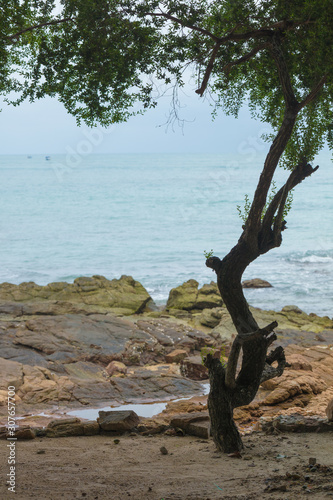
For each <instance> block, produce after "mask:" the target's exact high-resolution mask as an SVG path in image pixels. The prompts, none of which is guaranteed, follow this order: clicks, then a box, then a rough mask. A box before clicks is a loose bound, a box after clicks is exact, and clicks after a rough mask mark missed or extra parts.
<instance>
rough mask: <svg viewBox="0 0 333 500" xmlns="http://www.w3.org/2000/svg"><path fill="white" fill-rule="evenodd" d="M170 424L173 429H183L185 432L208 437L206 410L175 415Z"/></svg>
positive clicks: (208, 425)
mask: <svg viewBox="0 0 333 500" xmlns="http://www.w3.org/2000/svg"><path fill="white" fill-rule="evenodd" d="M170 425H171V426H172V427H174V428H175V429H183V430H184V431H185V432H186V433H187V434H190V435H192V436H198V437H200V438H203V439H208V438H209V435H210V421H209V415H208V412H204V411H203V412H199V413H191V414H189V415H187V414H180V415H176V416H174V417H173V418H172V419H171V422H170Z"/></svg>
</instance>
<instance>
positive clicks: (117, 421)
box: [97, 410, 140, 431]
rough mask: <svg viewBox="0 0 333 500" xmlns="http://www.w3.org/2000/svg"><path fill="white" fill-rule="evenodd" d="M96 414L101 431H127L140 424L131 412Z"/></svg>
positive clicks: (136, 416) (135, 415) (120, 411)
mask: <svg viewBox="0 0 333 500" xmlns="http://www.w3.org/2000/svg"><path fill="white" fill-rule="evenodd" d="M98 414H99V418H98V419H97V421H98V423H99V425H100V427H101V429H103V431H129V430H131V429H134V428H135V427H136V426H137V425H138V424H139V423H140V419H139V417H138V415H137V414H136V413H135V412H134V411H132V410H118V411H100V412H99V413H98Z"/></svg>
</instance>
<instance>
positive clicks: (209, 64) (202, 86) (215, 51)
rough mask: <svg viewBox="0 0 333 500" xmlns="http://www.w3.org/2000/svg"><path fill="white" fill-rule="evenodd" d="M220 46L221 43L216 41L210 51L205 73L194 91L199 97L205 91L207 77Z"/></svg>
mask: <svg viewBox="0 0 333 500" xmlns="http://www.w3.org/2000/svg"><path fill="white" fill-rule="evenodd" d="M220 46H221V44H220V43H219V42H218V43H216V45H215V47H214V49H213V51H212V55H211V56H210V60H209V63H208V65H207V68H206V71H205V75H204V78H203V80H202V84H201V87H200V88H199V89H197V90H196V91H195V92H196V93H197V94H199V95H200V97H202V96H203V93H204V92H205V90H206V88H207V84H208V80H209V77H210V75H211V73H212V71H213V67H214V62H215V59H216V56H217V53H218V51H219V48H220Z"/></svg>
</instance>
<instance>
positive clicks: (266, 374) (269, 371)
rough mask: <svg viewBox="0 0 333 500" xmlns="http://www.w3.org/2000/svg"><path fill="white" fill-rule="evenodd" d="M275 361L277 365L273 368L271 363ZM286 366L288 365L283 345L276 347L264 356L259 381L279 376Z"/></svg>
mask: <svg viewBox="0 0 333 500" xmlns="http://www.w3.org/2000/svg"><path fill="white" fill-rule="evenodd" d="M274 361H277V363H278V366H277V367H276V368H275V367H274V366H272V363H274ZM286 366H290V365H289V364H288V363H287V361H286V357H285V354H284V350H283V347H281V346H279V347H276V348H275V349H274V350H273V351H271V352H270V353H269V355H268V356H267V358H266V364H265V367H264V370H263V372H262V375H261V379H260V383H261V384H262V383H263V382H266V380H270V379H271V378H275V377H280V376H281V375H282V373H283V372H284V369H285V367H286Z"/></svg>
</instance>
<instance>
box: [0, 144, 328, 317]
mask: <svg viewBox="0 0 333 500" xmlns="http://www.w3.org/2000/svg"><path fill="white" fill-rule="evenodd" d="M263 161H264V158H263V157H261V156H259V155H258V154H257V155H255V156H254V157H251V155H245V156H244V155H243V156H242V155H223V154H108V155H98V154H87V152H85V153H83V152H81V153H80V152H78V151H74V150H73V151H69V152H68V154H65V155H49V156H45V155H32V156H26V155H20V156H15V155H11V156H0V213H1V217H0V282H1V283H2V282H9V283H15V284H18V283H21V282H28V281H34V282H35V283H37V284H39V285H45V284H47V283H50V282H54V281H66V282H73V280H74V279H75V278H76V277H78V276H93V275H103V276H105V277H107V278H108V279H113V278H119V277H120V276H121V275H131V276H133V277H134V278H135V279H136V280H138V281H140V282H141V283H142V284H143V285H144V287H145V288H146V289H147V290H148V292H149V293H150V294H151V296H152V298H153V299H154V300H155V301H156V303H157V304H165V303H166V301H167V298H168V295H169V291H170V289H171V288H173V287H176V286H178V285H181V284H182V283H183V282H185V281H187V280H189V279H195V280H197V281H198V282H199V284H200V286H201V285H203V284H204V283H209V282H211V281H214V280H215V279H216V276H215V274H214V272H212V271H211V270H210V269H208V268H207V267H206V266H205V255H204V254H205V252H211V251H212V252H213V254H214V255H217V256H219V257H220V258H222V257H223V256H224V255H226V254H227V253H228V251H229V250H230V249H231V248H232V247H233V246H234V245H235V244H236V242H237V240H238V238H239V236H240V234H241V232H242V220H241V219H240V217H239V214H238V210H237V206H238V205H239V206H240V207H243V205H244V198H245V195H248V196H249V198H250V199H251V197H252V196H253V192H254V189H255V186H256V183H257V181H258V178H259V175H260V171H261V168H262V165H263ZM318 164H319V166H320V168H319V170H318V171H317V172H316V173H315V174H313V175H312V176H311V177H310V178H308V179H306V180H305V181H304V182H303V183H302V184H301V185H299V186H298V187H297V188H296V190H295V193H294V200H293V206H292V209H291V211H290V213H289V214H288V216H287V230H286V231H284V233H283V243H282V245H281V247H280V248H277V249H274V250H272V251H270V252H269V253H267V254H266V255H264V256H261V257H260V258H258V259H257V260H256V261H255V262H254V263H252V264H251V265H250V266H249V267H248V268H247V270H246V271H245V273H244V276H243V278H244V279H251V278H261V279H264V280H267V281H269V282H270V283H271V284H272V288H268V289H256V290H246V291H245V293H246V297H247V299H248V301H249V303H250V304H251V305H253V306H256V307H260V308H263V309H273V310H276V311H279V310H281V308H282V307H284V306H285V305H291V304H293V305H297V306H298V307H300V308H301V309H302V310H304V311H305V312H307V313H311V312H312V313H316V314H318V315H327V316H329V317H332V315H333V307H332V306H333V230H332V222H333V165H332V161H331V158H330V156H329V154H328V153H327V154H325V153H323V155H322V156H321V157H320V158H319V159H318ZM287 175H288V173H287V172H286V171H284V170H283V169H280V170H279V171H278V173H277V175H276V185H277V187H279V186H280V185H281V183H283V182H284V180H285V179H286V177H287Z"/></svg>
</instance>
